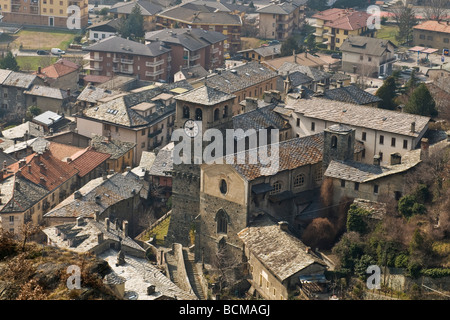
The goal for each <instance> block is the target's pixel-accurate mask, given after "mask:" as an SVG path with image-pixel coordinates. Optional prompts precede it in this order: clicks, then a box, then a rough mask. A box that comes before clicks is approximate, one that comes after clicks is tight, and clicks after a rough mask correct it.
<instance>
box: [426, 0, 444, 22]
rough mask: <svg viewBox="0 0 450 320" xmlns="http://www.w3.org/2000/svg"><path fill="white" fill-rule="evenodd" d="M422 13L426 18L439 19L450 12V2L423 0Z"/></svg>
mask: <svg viewBox="0 0 450 320" xmlns="http://www.w3.org/2000/svg"><path fill="white" fill-rule="evenodd" d="M423 5H424V8H423V14H424V18H425V19H426V20H437V21H441V20H443V19H445V18H446V17H447V14H449V12H450V2H449V1H448V0H424V1H423Z"/></svg>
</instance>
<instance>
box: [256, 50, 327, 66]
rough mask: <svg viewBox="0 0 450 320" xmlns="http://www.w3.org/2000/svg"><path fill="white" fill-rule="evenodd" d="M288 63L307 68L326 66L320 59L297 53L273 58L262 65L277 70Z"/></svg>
mask: <svg viewBox="0 0 450 320" xmlns="http://www.w3.org/2000/svg"><path fill="white" fill-rule="evenodd" d="M286 62H289V63H291V64H292V65H295V64H297V65H302V66H307V67H316V68H317V67H321V66H324V65H326V64H327V63H326V62H325V61H324V60H322V59H321V58H320V57H316V56H314V55H312V54H308V53H305V52H303V53H299V54H296V55H295V56H294V55H291V56H287V57H280V58H275V59H271V60H267V61H263V62H262V64H264V65H267V66H268V67H269V68H271V69H273V70H278V69H279V68H281V67H282V66H283V64H284V63H286Z"/></svg>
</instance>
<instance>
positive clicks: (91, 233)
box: [44, 219, 145, 253]
mask: <svg viewBox="0 0 450 320" xmlns="http://www.w3.org/2000/svg"><path fill="white" fill-rule="evenodd" d="M56 231H58V232H59V233H60V235H59V236H58V235H57V233H56ZM44 232H45V233H46V234H47V236H48V237H49V238H50V240H51V241H52V244H53V245H56V246H57V247H59V248H65V249H68V250H71V251H75V252H80V253H85V252H89V251H94V250H96V249H97V247H98V246H99V243H98V238H97V235H98V234H99V233H102V234H103V239H104V240H105V241H106V240H112V241H115V242H117V243H118V242H121V244H122V246H124V247H129V248H132V249H134V250H138V251H141V252H142V253H144V252H145V250H144V249H143V248H142V247H141V246H139V245H138V244H137V243H136V242H135V241H134V240H133V239H132V238H130V237H129V236H127V237H124V235H123V231H122V230H121V229H120V228H119V229H116V226H115V224H114V223H110V227H109V230H106V226H105V223H104V222H98V221H95V220H94V219H84V222H83V223H82V225H81V226H77V224H76V223H66V224H62V225H57V226H53V227H50V228H46V229H44ZM63 234H64V236H65V238H64V239H63V237H62V236H63ZM69 240H70V241H71V244H72V245H71V246H70V245H69ZM106 249H109V246H108V247H107V248H106Z"/></svg>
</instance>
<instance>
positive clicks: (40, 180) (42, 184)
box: [39, 177, 45, 186]
mask: <svg viewBox="0 0 450 320" xmlns="http://www.w3.org/2000/svg"><path fill="white" fill-rule="evenodd" d="M39 183H40V185H41V186H45V178H44V177H40V178H39Z"/></svg>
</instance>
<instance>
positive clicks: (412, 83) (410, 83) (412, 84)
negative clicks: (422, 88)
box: [405, 69, 418, 94]
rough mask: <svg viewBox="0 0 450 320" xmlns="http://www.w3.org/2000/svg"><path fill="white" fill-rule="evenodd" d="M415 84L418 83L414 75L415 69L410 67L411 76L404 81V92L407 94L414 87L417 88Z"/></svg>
mask: <svg viewBox="0 0 450 320" xmlns="http://www.w3.org/2000/svg"><path fill="white" fill-rule="evenodd" d="M417 85H418V80H417V77H416V70H415V69H412V71H411V76H410V77H409V80H408V82H406V85H405V92H406V93H407V94H410V93H412V92H413V91H414V89H416V88H417Z"/></svg>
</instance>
